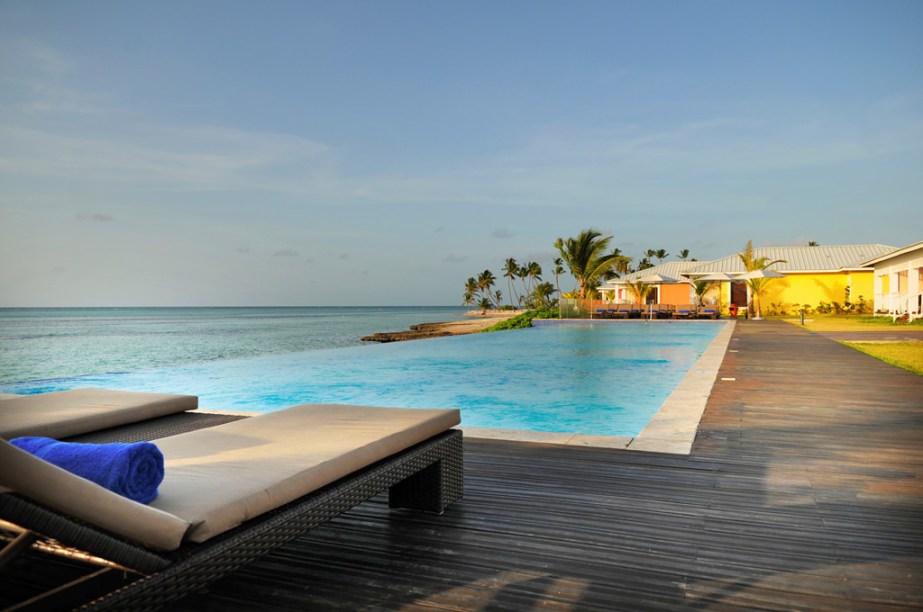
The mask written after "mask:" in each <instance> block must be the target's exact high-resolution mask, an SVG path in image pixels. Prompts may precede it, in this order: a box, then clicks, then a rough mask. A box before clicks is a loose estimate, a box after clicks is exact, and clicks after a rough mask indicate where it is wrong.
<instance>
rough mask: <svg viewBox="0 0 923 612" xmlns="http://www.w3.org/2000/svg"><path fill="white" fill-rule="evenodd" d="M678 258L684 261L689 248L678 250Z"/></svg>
mask: <svg viewBox="0 0 923 612" xmlns="http://www.w3.org/2000/svg"><path fill="white" fill-rule="evenodd" d="M679 258H680V259H682V260H683V261H686V260H687V259H689V249H683V250H682V251H680V252H679Z"/></svg>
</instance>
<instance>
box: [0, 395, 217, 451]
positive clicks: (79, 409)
mask: <svg viewBox="0 0 923 612" xmlns="http://www.w3.org/2000/svg"><path fill="white" fill-rule="evenodd" d="M198 403H199V399H198V398H197V397H196V396H194V395H172V394H167V393H138V392H134V391H114V390H110V389H73V390H71V391H55V392H52V393H41V394H38V395H21V396H18V397H15V396H14V397H11V398H8V399H2V400H0V437H2V438H6V439H7V440H9V439H12V438H18V437H20V436H45V437H48V438H67V437H70V436H76V435H79V434H82V433H87V432H90V431H98V430H100V429H106V428H108V427H115V426H117V425H124V424H126V423H136V422H138V421H146V420H147V419H152V418H154V417H158V416H164V415H167V414H174V413H176V412H185V411H186V410H195V409H196V407H197V406H198Z"/></svg>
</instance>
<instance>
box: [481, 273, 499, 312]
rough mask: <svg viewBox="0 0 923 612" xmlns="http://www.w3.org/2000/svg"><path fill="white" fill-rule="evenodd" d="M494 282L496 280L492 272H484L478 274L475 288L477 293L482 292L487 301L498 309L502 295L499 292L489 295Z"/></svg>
mask: <svg viewBox="0 0 923 612" xmlns="http://www.w3.org/2000/svg"><path fill="white" fill-rule="evenodd" d="M496 280H497V278H496V277H495V276H494V273H493V272H491V271H490V270H484V271H483V272H481V273H480V274H478V278H477V287H478V290H479V291H481V292H483V293H484V294H485V295H486V296H487V299H488V301H489V302H493V303H494V304H495V306H496V307H497V308H498V309H499V308H500V300H501V297H502V294H501V293H500V292H499V291H497V293H496V294H493V293H491V289H492V288H493V286H494V282H495V281H496Z"/></svg>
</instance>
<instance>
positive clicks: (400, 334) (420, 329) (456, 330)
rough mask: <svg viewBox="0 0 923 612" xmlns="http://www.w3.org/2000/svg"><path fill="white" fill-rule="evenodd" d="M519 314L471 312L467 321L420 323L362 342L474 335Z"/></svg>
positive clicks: (367, 338) (373, 335) (511, 312)
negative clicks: (407, 328)
mask: <svg viewBox="0 0 923 612" xmlns="http://www.w3.org/2000/svg"><path fill="white" fill-rule="evenodd" d="M521 312H522V311H521V310H504V311H502V312H496V311H489V312H487V313H485V314H481V313H480V312H479V311H472V312H469V313H467V315H466V316H467V319H465V320H464V321H446V322H444V323H420V324H418V325H411V326H410V329H409V330H405V331H396V332H379V333H376V334H372V335H371V336H365V337H363V338H362V340H363V341H365V342H401V341H403V340H420V339H423V338H439V337H441V336H461V335H464V334H474V333H477V332H479V331H481V330H484V329H487V328H488V327H490V326H491V325H494V324H495V323H499V322H500V321H505V320H506V319H510V318H512V317H515V316H516V315H518V314H520V313H521Z"/></svg>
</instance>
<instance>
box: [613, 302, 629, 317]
mask: <svg viewBox="0 0 923 612" xmlns="http://www.w3.org/2000/svg"><path fill="white" fill-rule="evenodd" d="M630 316H631V304H619V305H618V306H617V307H616V309H615V317H616V318H618V319H627V318H628V317H630Z"/></svg>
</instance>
